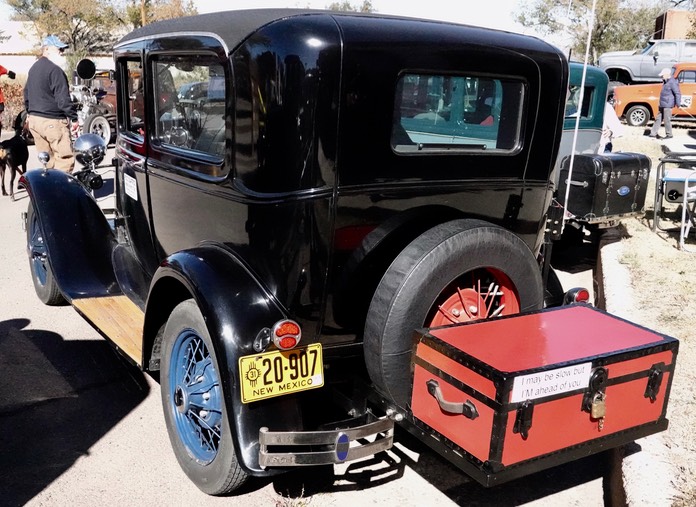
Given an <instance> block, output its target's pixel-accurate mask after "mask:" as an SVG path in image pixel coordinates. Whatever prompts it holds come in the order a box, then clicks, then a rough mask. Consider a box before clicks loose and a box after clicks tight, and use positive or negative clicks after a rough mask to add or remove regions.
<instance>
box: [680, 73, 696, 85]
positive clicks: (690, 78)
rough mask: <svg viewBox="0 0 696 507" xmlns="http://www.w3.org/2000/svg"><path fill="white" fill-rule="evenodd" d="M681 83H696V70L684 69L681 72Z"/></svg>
mask: <svg viewBox="0 0 696 507" xmlns="http://www.w3.org/2000/svg"><path fill="white" fill-rule="evenodd" d="M678 81H679V82H680V83H696V71H693V70H683V71H681V72H680V73H679V80H678Z"/></svg>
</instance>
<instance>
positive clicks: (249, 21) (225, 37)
mask: <svg viewBox="0 0 696 507" xmlns="http://www.w3.org/2000/svg"><path fill="white" fill-rule="evenodd" d="M300 16H330V17H331V18H333V19H334V20H335V21H336V22H337V23H338V24H342V21H341V18H344V19H345V18H349V17H352V18H355V17H366V18H372V19H385V20H387V19H391V20H403V21H406V22H411V23H414V22H415V23H428V24H431V25H438V26H440V27H445V26H449V27H459V28H465V29H468V30H470V32H469V35H470V36H471V37H474V38H480V37H485V40H482V41H481V43H482V44H494V45H495V44H496V43H500V44H502V45H509V44H515V45H517V46H518V47H519V49H520V50H521V51H525V50H529V51H532V52H534V51H535V50H538V49H541V51H544V52H546V51H550V50H552V46H550V45H549V44H548V43H547V42H545V41H542V40H541V39H537V38H535V37H530V36H523V35H520V34H516V33H511V32H505V31H501V30H495V29H490V28H480V27H476V26H467V25H461V24H456V23H451V22H446V21H433V20H425V19H418V18H410V17H403V16H392V15H386V14H379V13H362V12H352V11H332V10H315V9H242V10H231V11H223V12H211V13H207V14H199V15H195V16H184V17H181V18H176V19H168V20H163V21H158V22H155V23H151V24H148V25H145V26H143V27H141V28H137V29H135V30H133V31H132V32H131V33H129V34H128V35H126V36H124V37H123V38H122V39H121V40H120V41H119V42H118V43H117V44H116V45H115V49H119V48H120V47H122V46H126V45H128V44H130V43H134V42H139V41H144V40H148V39H153V38H162V37H168V36H169V37H176V36H182V35H209V36H212V37H214V38H216V39H218V40H220V41H222V43H223V44H224V45H225V46H226V47H225V49H226V50H227V52H228V54H229V53H230V52H232V51H233V50H234V49H235V48H237V47H238V46H239V45H240V44H242V43H243V42H244V41H245V40H246V39H247V38H248V37H250V36H251V35H253V34H254V33H255V32H257V31H258V30H259V29H261V28H262V27H264V26H266V25H269V24H271V23H274V22H276V21H280V20H285V19H289V18H293V17H300ZM421 26H422V25H421ZM411 28H412V26H411ZM477 31H480V33H477ZM512 41H514V42H512ZM553 50H556V49H555V48H553ZM556 51H557V50H556Z"/></svg>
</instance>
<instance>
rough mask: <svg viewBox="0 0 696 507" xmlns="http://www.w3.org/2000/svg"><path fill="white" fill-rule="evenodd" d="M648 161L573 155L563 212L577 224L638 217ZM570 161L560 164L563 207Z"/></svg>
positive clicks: (622, 156) (617, 155)
mask: <svg viewBox="0 0 696 507" xmlns="http://www.w3.org/2000/svg"><path fill="white" fill-rule="evenodd" d="M650 165H651V162H650V158H648V157H647V156H646V155H643V154H642V153H606V154H593V155H583V154H578V155H575V158H574V162H573V172H572V175H571V179H570V193H569V195H568V204H567V205H566V206H565V208H566V211H568V212H570V213H571V214H573V215H574V216H575V218H576V219H577V220H581V221H585V222H588V223H597V222H605V221H607V220H612V219H615V218H621V217H624V216H630V215H635V214H638V213H640V212H641V211H642V210H643V207H644V206H645V194H646V191H647V188H648V178H649V177H650ZM569 168H570V157H566V158H564V159H563V161H562V162H561V173H560V180H559V182H558V192H557V200H558V202H559V203H560V204H561V205H564V203H565V198H566V187H567V185H568V183H569V182H568V172H569Z"/></svg>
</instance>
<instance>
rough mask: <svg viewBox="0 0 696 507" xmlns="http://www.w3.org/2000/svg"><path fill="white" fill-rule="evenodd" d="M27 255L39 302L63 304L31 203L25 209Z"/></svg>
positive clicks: (39, 224)
mask: <svg viewBox="0 0 696 507" xmlns="http://www.w3.org/2000/svg"><path fill="white" fill-rule="evenodd" d="M27 253H28V254H29V268H30V270H31V278H32V281H33V282H34V290H35V291H36V295H37V296H38V297H39V299H40V300H41V302H43V303H44V304H46V305H50V306H58V305H62V304H65V299H64V298H63V295H62V294H61V292H60V289H59V288H58V284H57V283H56V281H55V279H54V278H53V271H52V269H51V264H50V262H49V260H48V251H47V250H46V244H45V243H44V234H43V230H42V229H41V223H40V222H39V217H38V216H37V215H36V212H35V211H34V205H33V204H32V203H29V208H28V209H27Z"/></svg>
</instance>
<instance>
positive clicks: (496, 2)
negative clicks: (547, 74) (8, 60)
mask: <svg viewBox="0 0 696 507" xmlns="http://www.w3.org/2000/svg"><path fill="white" fill-rule="evenodd" d="M193 1H194V4H195V5H196V7H197V8H198V12H200V13H205V12H217V11H221V10H236V9H254V8H272V7H291V8H305V7H309V8H312V9H324V8H326V7H327V6H328V5H329V4H331V2H332V0H231V1H229V2H224V3H223V2H221V1H220V0H193ZM350 1H351V3H352V4H353V5H356V6H357V5H360V4H362V0H350ZM371 1H372V6H373V7H374V8H375V9H376V10H377V12H380V13H382V14H394V15H399V16H409V17H420V18H428V19H439V20H444V21H453V22H455V23H462V24H469V25H477V26H485V27H489V28H499V29H502V30H508V31H514V32H520V33H530V31H529V30H527V29H525V28H524V27H522V26H521V25H518V24H517V23H515V22H514V20H513V17H514V15H513V11H515V10H517V9H518V4H519V2H520V0H484V1H485V6H484V5H481V4H479V3H478V1H481V0H478V1H477V0H425V1H424V0H371ZM11 12H12V11H11V10H10V9H9V8H8V7H7V4H6V3H5V2H4V1H3V0H0V19H8V18H9V16H10V14H11ZM0 29H2V26H1V24H0Z"/></svg>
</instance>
